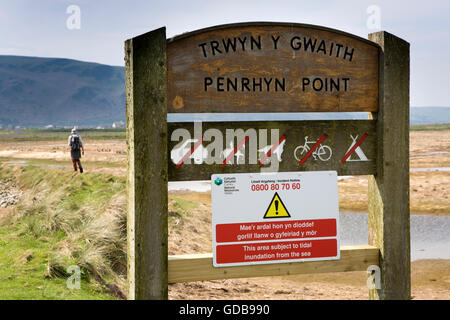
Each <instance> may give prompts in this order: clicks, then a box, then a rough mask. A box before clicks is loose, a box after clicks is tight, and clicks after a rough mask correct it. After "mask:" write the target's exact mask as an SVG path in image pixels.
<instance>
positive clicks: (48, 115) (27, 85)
mask: <svg viewBox="0 0 450 320" xmlns="http://www.w3.org/2000/svg"><path fill="white" fill-rule="evenodd" d="M124 77H125V74H124V68H123V67H113V66H107V65H102V64H97V63H88V62H81V61H76V60H69V59H53V58H35V57H19V56H0V111H1V112H0V124H1V125H3V126H5V125H21V126H26V127H37V126H45V125H48V124H53V125H58V126H63V125H69V126H72V125H75V124H76V125H84V126H96V125H109V126H110V125H111V124H112V123H113V122H114V121H123V120H124V119H125V86H124V83H125V82H124Z"/></svg>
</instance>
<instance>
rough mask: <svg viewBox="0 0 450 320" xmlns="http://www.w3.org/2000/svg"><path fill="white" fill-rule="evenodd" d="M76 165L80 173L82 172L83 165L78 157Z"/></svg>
mask: <svg viewBox="0 0 450 320" xmlns="http://www.w3.org/2000/svg"><path fill="white" fill-rule="evenodd" d="M78 167H79V168H80V173H83V167H82V166H81V160H80V159H78Z"/></svg>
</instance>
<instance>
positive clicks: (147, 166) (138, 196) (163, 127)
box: [125, 28, 168, 299]
mask: <svg viewBox="0 0 450 320" xmlns="http://www.w3.org/2000/svg"><path fill="white" fill-rule="evenodd" d="M125 66H126V104H127V144H128V146H127V149H128V169H127V170H128V180H127V192H128V221H127V225H128V226H127V227H128V230H127V231H128V283H129V295H128V298H129V299H167V297H168V290H167V279H168V276H167V265H168V262H167V260H168V250H167V248H168V245H167V242H168V239H167V202H168V195H167V180H168V178H167V170H168V169H167V163H168V161H167V106H166V30H165V28H161V29H157V30H155V31H152V32H148V33H146V34H143V35H141V36H138V37H136V38H132V39H129V40H127V41H126V42H125Z"/></svg>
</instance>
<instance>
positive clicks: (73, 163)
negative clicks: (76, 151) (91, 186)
mask: <svg viewBox="0 0 450 320" xmlns="http://www.w3.org/2000/svg"><path fill="white" fill-rule="evenodd" d="M72 165H73V171H77V160H75V159H73V158H72Z"/></svg>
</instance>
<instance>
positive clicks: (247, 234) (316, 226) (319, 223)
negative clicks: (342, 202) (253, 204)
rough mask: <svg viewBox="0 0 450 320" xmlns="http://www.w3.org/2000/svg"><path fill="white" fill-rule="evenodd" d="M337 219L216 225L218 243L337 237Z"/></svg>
mask: <svg viewBox="0 0 450 320" xmlns="http://www.w3.org/2000/svg"><path fill="white" fill-rule="evenodd" d="M336 233H337V231H336V219H318V220H289V221H275V222H251V223H228V224H218V225H216V242H217V243H223V242H239V241H246V242H248V241H261V240H282V239H299V238H323V237H336Z"/></svg>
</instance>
